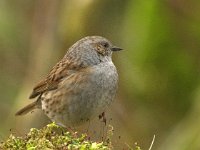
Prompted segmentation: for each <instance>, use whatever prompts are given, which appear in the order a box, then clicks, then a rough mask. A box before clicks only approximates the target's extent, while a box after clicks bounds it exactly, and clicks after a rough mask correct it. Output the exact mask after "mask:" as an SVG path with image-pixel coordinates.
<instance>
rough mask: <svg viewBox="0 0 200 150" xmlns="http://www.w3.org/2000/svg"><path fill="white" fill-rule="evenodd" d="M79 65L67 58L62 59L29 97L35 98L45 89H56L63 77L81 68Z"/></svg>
mask: <svg viewBox="0 0 200 150" xmlns="http://www.w3.org/2000/svg"><path fill="white" fill-rule="evenodd" d="M77 66H78V65H76V64H74V63H72V62H70V61H68V60H66V59H62V60H61V61H60V62H58V63H57V64H56V65H55V66H54V67H53V68H52V70H51V71H50V73H49V74H48V75H47V77H46V78H45V79H44V80H42V81H41V82H39V83H38V84H37V85H36V86H35V87H34V88H33V92H32V93H31V95H30V97H29V98H30V99H32V98H35V97H37V96H38V95H41V94H42V93H44V92H45V91H49V90H55V89H56V88H57V86H58V84H59V83H60V82H61V81H62V79H63V78H65V77H67V76H69V75H71V74H72V73H74V72H76V71H77V70H78V68H80V67H77Z"/></svg>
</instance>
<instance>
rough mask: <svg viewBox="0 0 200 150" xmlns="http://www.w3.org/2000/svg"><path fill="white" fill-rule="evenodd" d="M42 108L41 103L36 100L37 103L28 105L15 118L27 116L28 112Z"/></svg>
mask: <svg viewBox="0 0 200 150" xmlns="http://www.w3.org/2000/svg"><path fill="white" fill-rule="evenodd" d="M40 107H41V104H40V103H39V101H38V100H36V101H35V102H33V103H31V104H28V105H27V106H25V107H23V108H22V109H20V110H19V111H18V112H17V113H16V114H15V116H21V115H25V114H27V113H28V112H30V111H32V110H34V109H36V108H40Z"/></svg>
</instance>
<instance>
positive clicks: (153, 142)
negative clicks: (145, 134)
mask: <svg viewBox="0 0 200 150" xmlns="http://www.w3.org/2000/svg"><path fill="white" fill-rule="evenodd" d="M155 137H156V136H155V134H154V135H153V140H152V142H151V145H150V147H149V150H151V148H152V146H153V143H154V141H155Z"/></svg>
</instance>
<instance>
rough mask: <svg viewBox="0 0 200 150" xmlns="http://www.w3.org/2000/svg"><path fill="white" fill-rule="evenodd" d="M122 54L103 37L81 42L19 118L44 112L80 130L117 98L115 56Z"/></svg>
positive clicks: (40, 86)
mask: <svg viewBox="0 0 200 150" xmlns="http://www.w3.org/2000/svg"><path fill="white" fill-rule="evenodd" d="M120 50H122V48H119V47H117V46H114V45H113V44H112V43H111V42H110V41H109V40H108V39H106V38H104V37H102V36H87V37H84V38H82V39H80V40H78V41H77V42H76V43H75V44H73V45H72V46H71V47H70V48H69V49H68V50H67V52H66V54H65V55H64V57H63V58H62V59H61V60H60V61H59V62H58V63H57V64H56V65H55V66H54V67H53V68H52V69H51V71H50V72H49V74H48V75H47V76H46V77H45V78H44V79H43V80H41V81H40V82H39V83H38V84H36V86H35V87H34V88H33V91H32V93H31V94H30V97H29V99H34V98H36V100H34V101H33V102H32V103H30V104H28V105H27V106H25V107H23V108H22V109H20V110H19V111H17V113H16V114H15V115H16V116H22V115H25V114H27V113H28V112H32V111H33V110H34V109H41V110H42V111H43V112H44V114H46V115H47V116H48V117H49V119H50V120H51V121H52V122H55V123H56V124H58V125H60V126H63V127H66V126H79V125H81V124H83V123H84V122H87V121H88V120H90V119H92V118H94V117H95V116H98V115H99V114H101V113H102V112H104V111H105V110H106V109H107V108H108V106H109V105H110V104H111V102H112V101H113V99H114V98H115V95H116V92H117V89H118V73H117V70H116V67H115V65H114V63H113V62H112V53H113V52H117V51H120Z"/></svg>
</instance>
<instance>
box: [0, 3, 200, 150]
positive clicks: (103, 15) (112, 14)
mask: <svg viewBox="0 0 200 150" xmlns="http://www.w3.org/2000/svg"><path fill="white" fill-rule="evenodd" d="M199 10H200V1H197V0H191V1H186V0H149V1H141V0H133V1H131V0H109V1H108V0H95V1H94V0H84V1H82V0H66V1H53V0H50V1H39V0H35V1H31V0H19V1H11V0H2V1H0V68H1V70H0V83H1V84H0V90H1V105H0V118H1V120H3V122H2V123H1V124H0V133H1V137H4V136H6V135H8V133H9V129H10V128H12V129H14V130H17V131H18V130H19V131H18V132H19V133H24V132H27V131H28V130H29V129H30V128H31V127H42V126H43V125H44V124H47V122H48V121H47V120H46V119H45V117H44V116H43V115H42V113H41V112H39V113H34V114H36V115H37V117H34V116H35V115H34V114H31V116H30V115H29V116H27V117H23V118H15V117H14V115H13V114H14V112H15V111H16V110H17V109H18V108H19V107H21V106H23V103H28V100H27V101H26V99H27V97H28V96H29V93H30V92H31V90H32V87H33V86H34V84H35V83H37V82H38V81H39V80H41V79H42V78H43V77H44V76H45V74H47V73H48V71H49V69H50V68H51V67H52V66H53V65H54V64H55V63H56V62H57V61H58V60H59V59H60V58H61V57H62V56H63V55H64V53H65V52H66V50H67V48H68V47H69V46H70V45H72V44H73V43H74V42H75V41H77V40H78V39H80V38H82V37H84V36H87V35H101V36H105V37H107V38H108V39H110V40H111V41H113V43H115V45H117V46H120V47H123V48H124V51H121V52H120V53H118V54H114V56H113V58H114V63H115V64H116V65H117V68H118V71H119V76H120V84H119V90H118V95H117V100H116V101H115V103H114V104H113V105H112V106H111V111H110V112H109V113H110V114H111V116H112V120H113V121H112V124H113V126H114V128H115V129H116V131H115V134H114V138H115V140H116V139H117V138H118V137H119V136H120V137H121V138H122V139H121V140H120V141H126V142H127V143H128V144H129V145H133V143H134V142H136V141H137V142H138V143H139V145H143V147H142V149H147V148H148V146H149V143H150V139H151V137H152V135H154V134H155V135H156V137H157V138H156V141H155V144H154V148H155V149H156V148H157V149H159V150H160V149H161V148H162V149H163V150H164V149H167V150H168V149H175V150H179V149H180V150H182V149H185V150H187V149H188V150H190V149H191V145H192V146H193V147H192V149H194V150H196V149H199V147H200V143H199V142H197V141H199V140H198V139H199V135H200V132H199V131H200V130H199V126H198V123H199V116H200V112H199V111H198V110H199V106H200V102H199V96H198V93H199V87H200V82H199V75H200V72H199V65H200V59H199V57H200V51H199V47H200V42H199V41H200V18H199V16H200V11H199ZM38 114H39V115H38ZM27 119H28V121H27ZM115 140H114V141H115ZM114 143H116V144H122V145H123V144H124V142H121V143H120V142H114ZM170 143H173V144H170Z"/></svg>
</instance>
